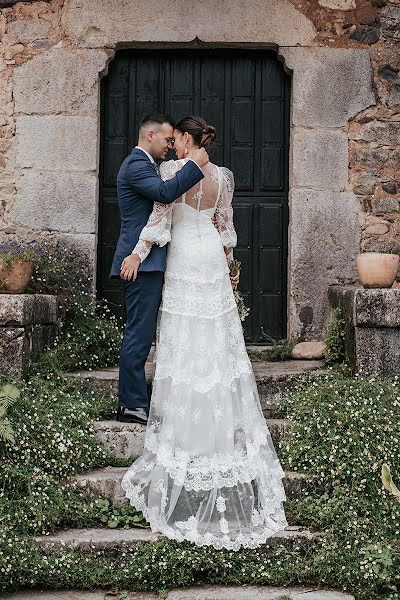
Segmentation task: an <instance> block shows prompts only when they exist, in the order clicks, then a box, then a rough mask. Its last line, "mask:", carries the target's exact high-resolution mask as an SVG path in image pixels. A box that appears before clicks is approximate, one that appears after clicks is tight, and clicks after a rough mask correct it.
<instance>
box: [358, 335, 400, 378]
mask: <svg viewBox="0 0 400 600" xmlns="http://www.w3.org/2000/svg"><path fill="white" fill-rule="evenodd" d="M356 346H357V369H359V370H360V371H363V372H365V373H378V374H379V375H385V376H388V377H396V376H397V377H400V328H397V329H378V328H369V327H356Z"/></svg>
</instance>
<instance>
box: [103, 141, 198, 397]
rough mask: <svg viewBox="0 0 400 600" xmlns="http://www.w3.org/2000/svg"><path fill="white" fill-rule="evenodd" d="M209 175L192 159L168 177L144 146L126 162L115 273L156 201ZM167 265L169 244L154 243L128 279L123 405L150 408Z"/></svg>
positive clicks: (165, 200) (166, 200)
mask: <svg viewBox="0 0 400 600" xmlns="http://www.w3.org/2000/svg"><path fill="white" fill-rule="evenodd" d="M203 177H204V175H203V172H202V171H201V169H200V168H199V167H198V166H197V165H196V163H195V162H193V161H191V160H189V161H188V162H187V163H186V164H185V165H184V167H182V169H181V170H180V171H178V172H177V174H176V176H175V177H174V178H172V179H169V180H168V181H162V179H161V178H160V176H159V175H158V173H157V171H156V166H155V164H153V163H152V162H151V161H150V159H149V158H148V156H147V155H146V154H145V153H144V152H143V151H142V150H140V149H139V148H134V149H133V150H132V152H131V154H130V155H129V156H128V157H127V158H126V159H125V160H124V162H123V163H122V165H121V168H120V170H119V172H118V177H117V190H118V203H119V208H120V212H121V230H120V234H119V238H118V242H117V248H116V251H115V255H114V260H113V264H112V267H111V273H110V277H119V274H120V269H121V263H122V261H123V260H124V258H125V257H126V256H129V254H131V252H132V250H133V249H134V247H135V246H136V244H137V242H138V239H139V235H140V232H141V231H142V229H143V227H145V225H146V223H147V220H148V218H149V216H150V214H151V212H152V210H153V203H154V202H161V203H163V204H170V203H171V202H173V201H174V200H176V199H177V198H179V197H180V196H182V194H183V193H185V192H187V191H188V190H189V189H190V188H191V187H193V186H194V185H195V184H196V183H197V182H198V181H200V179H202V178H203ZM165 266H166V247H163V248H160V247H159V246H157V245H154V246H153V248H152V250H151V252H150V254H149V255H148V257H147V258H146V259H145V260H144V261H143V263H142V264H141V265H140V267H139V274H138V277H137V279H136V281H129V282H123V284H124V291H125V304H126V312H127V321H126V325H125V331H124V337H123V340H122V346H121V353H120V364H119V394H118V396H119V404H120V406H124V407H126V408H139V407H148V396H147V386H146V378H145V373H144V365H145V362H146V359H147V356H148V354H149V351H150V347H151V343H152V341H153V338H154V333H155V329H156V322H157V312H158V308H159V306H160V301H161V292H162V286H163V281H164V271H165Z"/></svg>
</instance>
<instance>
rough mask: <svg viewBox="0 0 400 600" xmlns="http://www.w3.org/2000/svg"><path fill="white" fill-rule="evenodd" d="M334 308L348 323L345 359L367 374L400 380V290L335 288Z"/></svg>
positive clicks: (331, 301) (330, 291) (331, 296)
mask: <svg viewBox="0 0 400 600" xmlns="http://www.w3.org/2000/svg"><path fill="white" fill-rule="evenodd" d="M329 300H330V303H331V306H332V307H333V308H340V309H341V310H342V313H343V317H344V320H345V322H346V355H347V359H348V361H349V362H350V364H351V365H352V366H353V367H355V368H356V369H357V370H360V371H362V372H364V373H377V374H379V375H384V376H388V377H395V376H396V375H397V376H400V289H399V288H393V289H370V290H367V289H364V288H360V287H355V286H354V287H351V286H333V287H331V288H330V289H329Z"/></svg>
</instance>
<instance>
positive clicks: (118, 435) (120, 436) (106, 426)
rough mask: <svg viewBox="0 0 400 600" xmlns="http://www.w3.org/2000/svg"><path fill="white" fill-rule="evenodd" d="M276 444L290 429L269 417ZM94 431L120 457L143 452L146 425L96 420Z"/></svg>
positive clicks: (284, 421) (287, 424) (282, 422)
mask: <svg viewBox="0 0 400 600" xmlns="http://www.w3.org/2000/svg"><path fill="white" fill-rule="evenodd" d="M267 425H268V428H269V430H270V432H271V436H272V439H273V442H274V445H275V446H277V445H278V444H279V442H280V441H281V440H282V439H283V437H284V436H285V435H286V433H287V432H288V431H289V430H290V422H289V421H287V420H285V419H267ZM93 431H94V434H95V436H96V438H97V439H98V440H99V441H100V442H101V443H102V444H103V446H104V447H105V448H106V449H107V450H108V451H109V452H110V453H111V454H114V455H115V456H118V457H119V458H129V457H131V456H138V455H139V454H141V453H142V450H143V444H144V435H145V431H146V427H145V426H144V425H139V424H138V423H121V422H119V421H95V422H94V423H93Z"/></svg>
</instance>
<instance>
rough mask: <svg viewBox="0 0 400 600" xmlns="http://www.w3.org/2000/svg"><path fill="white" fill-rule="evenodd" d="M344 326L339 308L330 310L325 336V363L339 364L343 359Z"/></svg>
mask: <svg viewBox="0 0 400 600" xmlns="http://www.w3.org/2000/svg"><path fill="white" fill-rule="evenodd" d="M345 328H346V323H345V321H344V319H343V315H342V311H341V310H340V308H335V309H334V310H333V311H332V314H331V318H330V320H329V323H328V332H327V335H326V337H325V340H324V342H325V363H326V364H327V365H334V364H340V363H342V362H343V361H344V359H345Z"/></svg>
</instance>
